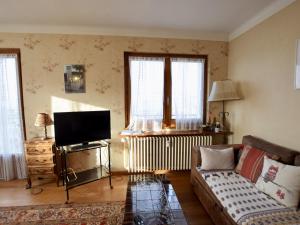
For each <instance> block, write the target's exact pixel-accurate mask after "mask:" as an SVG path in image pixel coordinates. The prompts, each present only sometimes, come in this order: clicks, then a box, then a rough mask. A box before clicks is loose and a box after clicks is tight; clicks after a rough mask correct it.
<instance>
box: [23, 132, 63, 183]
mask: <svg viewBox="0 0 300 225" xmlns="http://www.w3.org/2000/svg"><path fill="white" fill-rule="evenodd" d="M25 151H26V162H27V172H28V178H27V182H28V184H27V186H26V188H31V186H32V179H33V178H37V179H43V178H56V183H57V185H58V182H59V179H58V173H57V171H58V170H57V163H56V162H57V161H58V160H57V158H56V157H57V155H56V147H55V144H54V139H53V138H48V139H46V140H41V139H40V138H33V139H30V140H27V141H26V142H25Z"/></svg>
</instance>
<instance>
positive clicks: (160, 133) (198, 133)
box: [119, 130, 233, 138]
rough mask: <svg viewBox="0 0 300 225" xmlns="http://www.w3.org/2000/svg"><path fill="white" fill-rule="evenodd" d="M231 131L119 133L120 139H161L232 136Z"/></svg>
mask: <svg viewBox="0 0 300 225" xmlns="http://www.w3.org/2000/svg"><path fill="white" fill-rule="evenodd" d="M232 134H233V132H231V131H220V132H211V131H200V130H162V131H144V132H143V133H140V132H139V133H120V134H119V135H120V137H122V138H125V137H162V136H198V135H203V136H205V135H211V136H216V135H226V136H227V135H232Z"/></svg>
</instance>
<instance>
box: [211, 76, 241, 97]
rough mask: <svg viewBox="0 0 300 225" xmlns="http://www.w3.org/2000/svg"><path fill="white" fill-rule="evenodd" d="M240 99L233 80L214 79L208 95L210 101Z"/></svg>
mask: <svg viewBox="0 0 300 225" xmlns="http://www.w3.org/2000/svg"><path fill="white" fill-rule="evenodd" d="M238 99H240V97H239V96H238V94H237V92H236V88H235V86H234V83H233V82H232V81H231V80H223V81H214V83H213V86H212V89H211V92H210V95H209V97H208V101H209V102H216V101H228V100H238Z"/></svg>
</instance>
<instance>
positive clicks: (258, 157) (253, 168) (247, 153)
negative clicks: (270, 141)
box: [235, 145, 279, 183]
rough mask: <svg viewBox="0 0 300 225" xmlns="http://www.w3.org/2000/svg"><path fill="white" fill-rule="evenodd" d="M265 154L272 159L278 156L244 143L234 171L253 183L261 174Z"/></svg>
mask: <svg viewBox="0 0 300 225" xmlns="http://www.w3.org/2000/svg"><path fill="white" fill-rule="evenodd" d="M265 155H268V156H269V157H271V158H272V159H276V160H277V159H278V158H279V157H278V156H276V155H271V154H269V153H266V152H264V151H261V150H260V149H257V148H253V147H251V146H249V145H245V146H244V148H243V150H242V154H241V157H240V160H239V163H238V165H237V166H236V168H235V171H236V172H237V173H240V174H241V175H242V176H243V177H245V178H246V179H248V180H249V181H251V182H253V183H255V182H256V181H257V179H258V177H259V175H260V174H261V171H262V168H263V161H264V156H265Z"/></svg>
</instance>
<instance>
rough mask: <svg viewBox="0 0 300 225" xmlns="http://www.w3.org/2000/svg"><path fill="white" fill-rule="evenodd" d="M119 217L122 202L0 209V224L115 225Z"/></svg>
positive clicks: (122, 214) (119, 222)
mask: <svg viewBox="0 0 300 225" xmlns="http://www.w3.org/2000/svg"><path fill="white" fill-rule="evenodd" d="M123 218H124V202H103V203H86V204H58V205H34V206H17V207H2V208H0V225H6V224H22V225H29V224H30V225H36V224H39V225H42V224H45V225H54V224H59V225H79V224H80V225H118V224H122V222H123Z"/></svg>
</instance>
